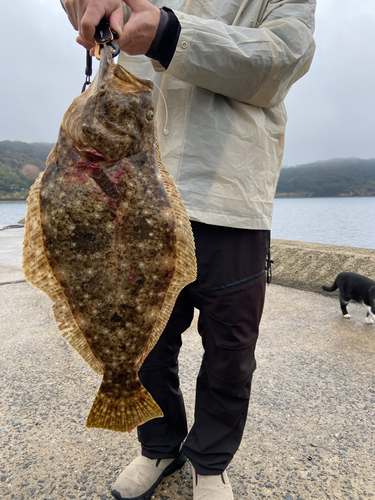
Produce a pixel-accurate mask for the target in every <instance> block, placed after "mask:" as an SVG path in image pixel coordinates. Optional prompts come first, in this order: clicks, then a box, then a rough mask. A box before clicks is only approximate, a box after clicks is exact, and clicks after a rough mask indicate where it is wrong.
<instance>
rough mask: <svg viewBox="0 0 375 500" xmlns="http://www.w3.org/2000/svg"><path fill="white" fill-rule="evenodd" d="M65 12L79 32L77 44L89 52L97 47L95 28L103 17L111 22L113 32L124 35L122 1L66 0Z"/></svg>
mask: <svg viewBox="0 0 375 500" xmlns="http://www.w3.org/2000/svg"><path fill="white" fill-rule="evenodd" d="M65 10H66V12H67V14H68V18H69V21H70V22H71V24H72V25H73V27H74V29H75V30H77V31H78V32H79V36H78V37H77V42H78V43H79V44H80V45H83V46H84V47H85V48H86V49H88V50H90V49H91V48H93V47H94V46H95V42H94V33H95V28H96V26H97V25H98V24H99V22H100V20H101V19H102V18H103V17H105V18H106V19H108V20H109V24H110V26H111V28H112V29H113V30H115V31H117V33H118V34H119V35H121V34H122V30H123V25H124V23H123V18H124V10H123V2H122V0H65ZM93 51H94V49H93V50H92V52H93ZM92 55H93V54H92Z"/></svg>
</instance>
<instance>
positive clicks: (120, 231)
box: [24, 51, 196, 431]
mask: <svg viewBox="0 0 375 500" xmlns="http://www.w3.org/2000/svg"><path fill="white" fill-rule="evenodd" d="M104 52H105V51H103V53H104ZM103 57H104V58H105V57H107V61H103ZM151 91H152V83H151V82H148V81H144V80H139V79H136V78H135V77H133V76H132V75H130V74H129V73H127V72H126V71H125V70H124V69H123V68H121V67H120V66H118V65H114V64H113V63H112V60H111V58H110V57H108V55H107V52H105V53H104V55H103V54H102V62H101V65H100V70H99V78H98V80H94V82H93V83H92V84H91V86H90V88H89V89H88V90H87V91H86V92H85V93H84V94H82V95H81V96H79V97H78V98H77V99H75V101H73V103H72V105H71V106H70V108H69V109H68V111H67V113H66V114H65V116H64V119H63V123H62V126H61V129H60V134H59V138H58V141H57V143H56V145H55V147H54V149H53V150H52V152H51V154H50V156H49V158H48V161H47V169H46V171H45V172H44V174H43V176H42V177H41V179H40V180H39V184H40V185H39V203H40V205H39V206H40V214H41V231H42V239H43V249H44V253H45V256H46V258H47V262H48V264H49V266H50V269H51V270H52V274H53V276H54V278H55V279H56V280H57V282H58V284H59V286H60V287H61V289H62V291H63V294H64V296H65V298H66V301H67V306H64V307H65V309H66V307H68V308H69V309H70V313H71V315H72V317H73V318H74V321H75V323H76V325H77V327H78V328H77V330H78V331H80V334H83V337H84V338H82V342H81V344H82V345H83V350H89V351H91V353H90V355H91V354H92V355H93V357H94V358H95V359H96V360H97V361H98V365H99V366H100V367H101V368H102V371H103V381H102V385H101V387H100V390H99V393H98V395H97V397H96V399H95V401H94V404H93V407H92V409H91V412H90V415H89V417H88V420H87V426H88V427H102V428H107V429H112V430H119V431H127V430H129V429H131V428H133V427H135V426H136V425H139V424H141V423H143V422H144V421H146V420H148V419H150V418H155V417H158V416H162V412H161V410H160V408H159V407H158V405H157V404H156V403H155V402H154V400H153V399H152V398H151V396H150V395H149V394H148V392H147V391H146V390H145V389H144V388H143V386H142V385H141V383H140V380H139V378H138V375H137V373H138V370H139V368H140V367H141V365H142V363H143V361H144V359H145V358H146V357H147V355H148V353H149V352H150V350H151V349H152V347H153V345H154V344H155V343H156V341H157V339H158V338H159V336H160V333H161V331H162V329H163V328H164V326H165V323H166V321H167V319H168V317H169V314H170V311H171V308H172V307H173V303H174V301H175V299H176V298H177V295H178V292H179V291H180V289H181V288H183V286H184V285H186V284H187V283H189V282H191V281H193V280H194V279H195V274H196V268H195V267H194V265H195V262H193V260H192V262H193V264H192V265H191V266H190V267H191V270H190V271H189V273H188V276H187V277H186V278H184V279H183V280H182V282H181V283H180V282H178V283H177V284H176V282H175V281H174V280H175V276H176V265H177V264H176V263H177V262H178V259H179V256H178V255H177V254H178V251H179V250H178V248H179V246H178V244H177V243H178V242H177V232H176V216H175V210H174V207H173V200H171V199H170V198H171V196H170V194H168V193H167V190H166V185H165V182H164V181H165V180H166V181H167V183H169V182H171V181H170V180H168V174H167V175H166V174H165V172H163V175H161V172H160V169H159V168H158V162H157V157H156V148H155V134H154V122H153V107H152V98H151ZM159 165H160V163H159ZM169 189H170V186H169ZM26 223H27V221H26ZM189 230H190V228H189ZM189 237H190V234H189ZM184 265H186V263H185V264H184ZM24 267H27V266H24ZM30 281H31V282H32V279H30ZM37 286H38V285H37ZM45 291H46V292H47V293H48V287H47V289H45ZM64 307H63V308H64ZM55 316H56V314H55ZM56 319H58V317H56ZM85 342H86V344H85ZM77 350H78V352H80V350H82V348H81V347H80V348H78V349H77ZM81 354H82V352H81ZM84 357H85V356H84ZM89 362H90V361H89ZM90 364H93V363H92V362H90ZM97 371H100V370H98V369H97Z"/></svg>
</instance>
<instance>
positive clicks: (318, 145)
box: [0, 0, 375, 165]
mask: <svg viewBox="0 0 375 500" xmlns="http://www.w3.org/2000/svg"><path fill="white" fill-rule="evenodd" d="M0 19H1V28H2V29H1V42H2V43H1V53H2V57H1V60H0V75H1V79H0V89H1V92H0V141H3V140H12V141H16V140H18V141H24V142H55V141H56V138H57V134H58V130H59V126H60V123H61V120H62V117H63V114H64V112H65V111H66V109H67V108H68V106H69V105H70V103H71V101H72V100H73V98H74V97H75V96H76V95H78V94H79V93H80V91H81V87H82V84H83V81H84V79H85V76H84V69H85V50H84V49H83V48H82V47H80V46H79V45H77V44H76V42H75V37H76V32H75V31H74V30H73V28H72V27H71V25H70V23H69V21H68V19H67V17H66V15H65V12H64V11H63V10H62V8H61V6H60V2H59V0H27V1H25V0H0ZM315 39H316V44H317V51H316V54H315V59H314V61H313V64H312V67H311V69H310V72H309V73H308V74H307V75H305V76H304V77H303V78H302V79H301V80H300V81H299V82H297V83H296V84H295V85H294V86H293V87H292V89H291V91H290V93H289V95H288V96H287V99H286V105H287V110H288V115H289V119H288V126H287V135H286V146H285V155H284V161H283V164H284V165H297V164H302V163H308V162H312V161H316V160H324V159H328V158H347V157H357V158H375V1H374V0H360V1H359V0H318V8H317V15H316V31H315ZM95 67H97V66H95Z"/></svg>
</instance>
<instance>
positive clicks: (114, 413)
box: [86, 383, 163, 432]
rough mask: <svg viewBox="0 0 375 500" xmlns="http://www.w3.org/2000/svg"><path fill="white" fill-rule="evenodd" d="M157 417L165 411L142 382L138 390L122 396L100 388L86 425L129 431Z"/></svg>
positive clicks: (161, 415)
mask: <svg viewBox="0 0 375 500" xmlns="http://www.w3.org/2000/svg"><path fill="white" fill-rule="evenodd" d="M157 417H163V412H162V411H161V409H160V407H159V405H158V404H157V403H156V402H155V401H154V399H153V398H152V396H151V395H150V393H149V392H148V391H147V390H146V389H145V388H144V387H143V385H141V384H140V383H139V388H137V391H135V392H131V393H129V394H126V395H123V396H121V397H113V396H110V395H109V394H107V393H105V392H103V391H102V388H100V389H99V392H98V394H97V395H96V398H95V400H94V403H93V405H92V407H91V410H90V413H89V416H88V418H87V422H86V427H94V428H97V429H108V430H111V431H118V432H129V431H131V430H132V429H134V428H135V427H138V425H141V424H144V423H145V422H147V421H148V420H151V419H153V418H157Z"/></svg>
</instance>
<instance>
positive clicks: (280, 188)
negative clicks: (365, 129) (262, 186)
mask: <svg viewBox="0 0 375 500" xmlns="http://www.w3.org/2000/svg"><path fill="white" fill-rule="evenodd" d="M337 196H375V159H370V160H361V159H358V158H336V159H332V160H325V161H317V162H315V163H308V164H306V165H298V166H295V167H288V168H282V169H281V173H280V178H279V182H278V185H277V190H276V197H277V198H292V197H295V198H297V197H298V198H308V197H337Z"/></svg>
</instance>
